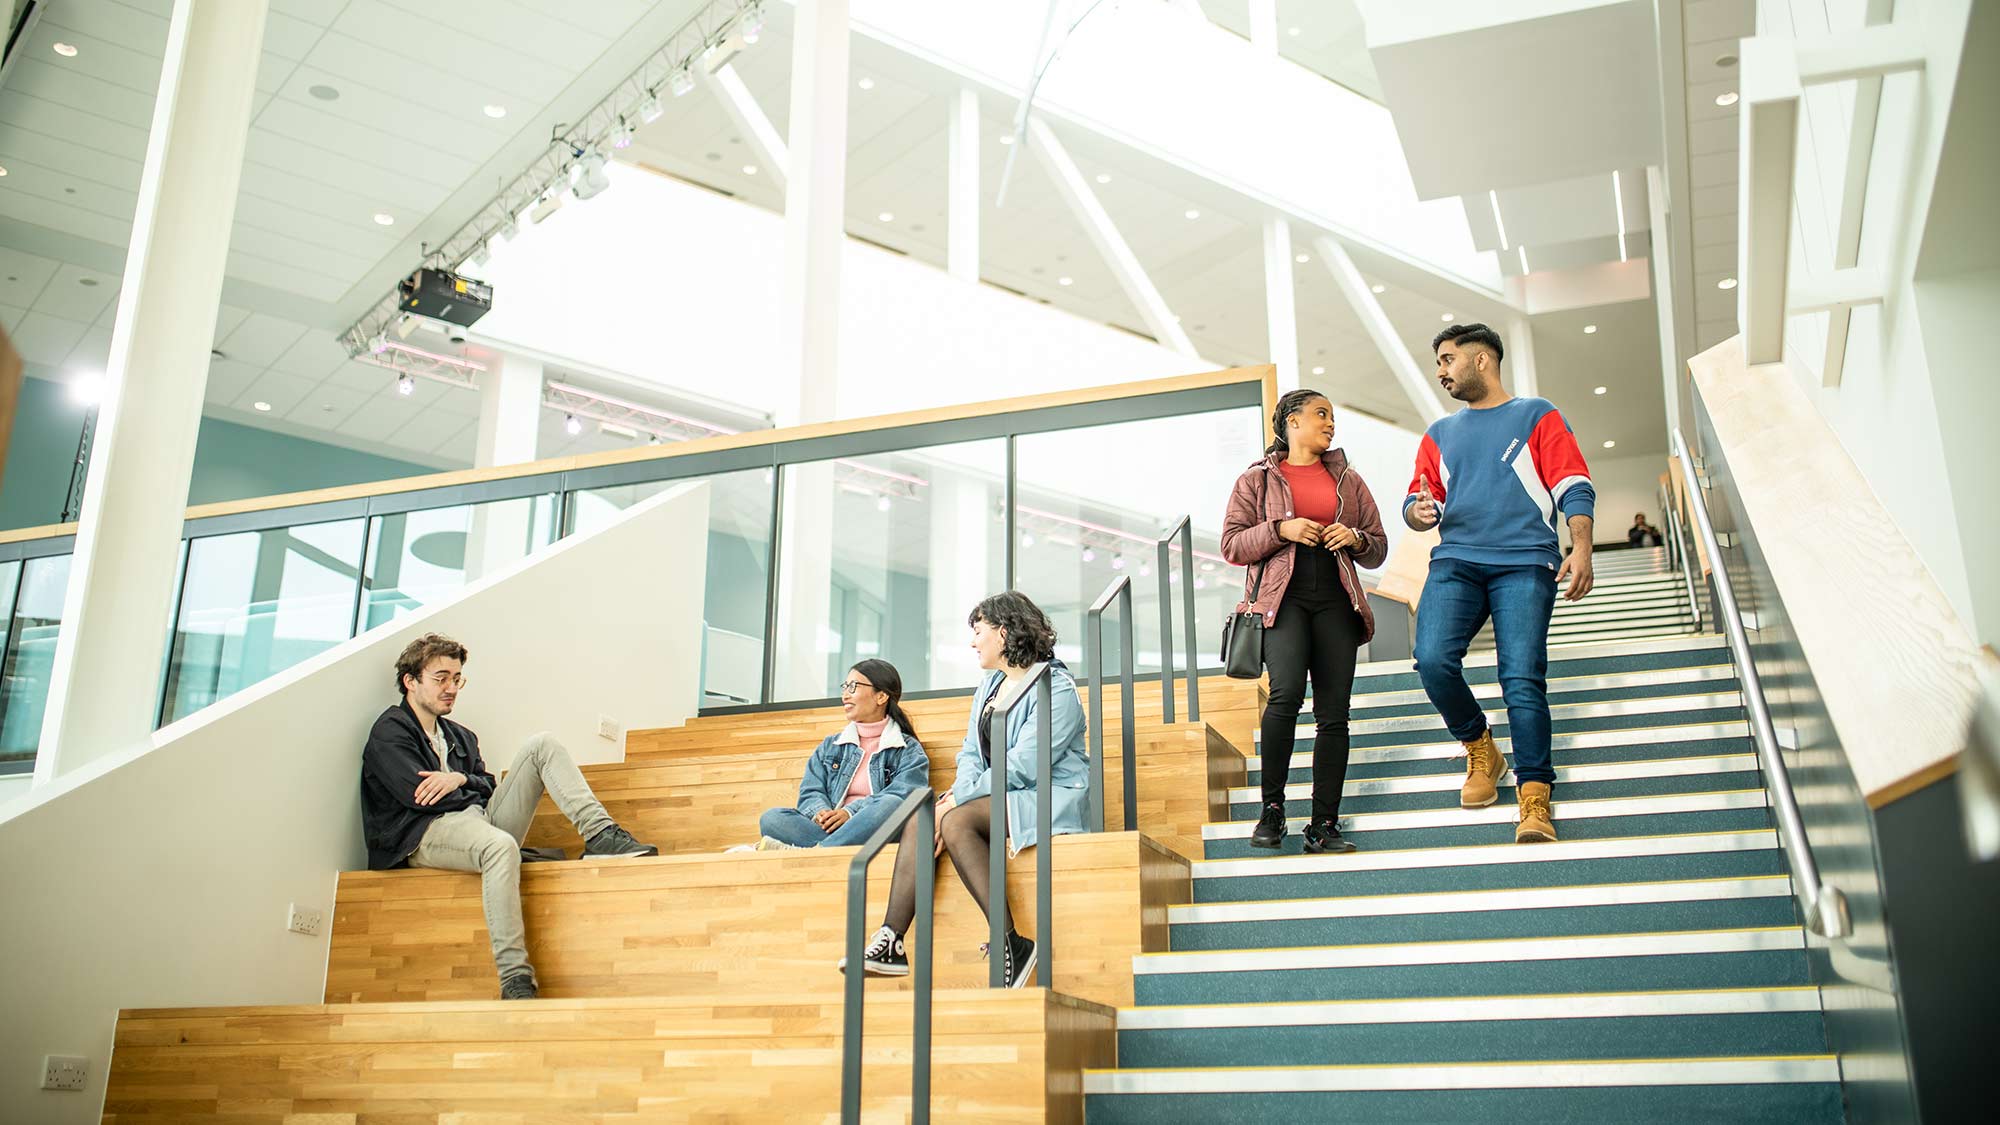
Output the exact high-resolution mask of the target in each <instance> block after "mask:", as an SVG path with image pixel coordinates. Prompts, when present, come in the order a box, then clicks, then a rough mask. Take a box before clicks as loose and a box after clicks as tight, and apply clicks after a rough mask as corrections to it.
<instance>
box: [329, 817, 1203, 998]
mask: <svg viewBox="0 0 2000 1125" xmlns="http://www.w3.org/2000/svg"><path fill="white" fill-rule="evenodd" d="M1054 847H1055V849H1056V850H1055V857H1054V862H1055V911H1056V938H1055V958H1056V959H1055V970H1056V976H1055V985H1056V987H1057V989H1058V990H1060V991H1062V992H1066V993H1068V994H1070V995H1073V996H1080V997H1083V998H1085V999H1088V1000H1094V1001H1097V1002H1099V1003H1104V1004H1112V1005H1119V1004H1130V1003H1131V1002H1132V958H1133V956H1134V955H1135V954H1138V953H1142V952H1150V951H1159V950H1165V949H1166V948H1167V908H1168V907H1170V906H1176V905H1179V904H1182V903H1186V902H1189V901H1191V898H1192V890H1191V885H1190V881H1189V874H1188V868H1189V864H1188V861H1187V860H1186V859H1184V858H1182V857H1181V856H1180V855H1177V854H1175V853H1173V852H1170V851H1168V850H1167V849H1165V848H1163V847H1161V846H1160V845H1158V844H1156V843H1154V842H1153V841H1151V840H1149V839H1145V838H1143V837H1142V836H1140V835H1139V834H1138V833H1133V832H1118V833H1101V834H1100V833H1090V834H1085V835H1075V836H1059V837H1057V838H1056V841H1055V844H1054ZM854 852H855V849H853V848H815V849H811V850H803V851H786V852H756V853H740V854H735V855H715V856H661V857H659V858H655V859H625V860H593V861H589V862H578V863H542V864H529V865H527V866H526V867H524V868H523V869H522V872H521V904H522V913H523V915H524V916H525V917H526V919H527V924H528V956H529V959H530V960H531V961H532V962H533V964H534V966H535V972H536V975H537V976H538V977H539V978H540V981H541V987H542V994H543V995H544V996H550V997H562V998H568V997H620V996H650V995H670V996H680V995H688V994H696V993H717V994H730V993H752V992H782V991H785V990H788V989H797V990H804V991H807V992H812V991H823V990H827V989H833V988H837V987H838V986H839V984H840V981H841V976H840V973H839V971H838V970H837V969H836V968H835V967H834V966H835V963H836V962H837V961H838V960H839V959H840V957H841V955H842V954H843V953H845V952H846V948H845V945H844V943H845V940H846V937H845V929H844V927H845V925H846V921H847V906H846V904H847V867H848V864H849V863H850V862H851V861H852V859H853V856H854ZM894 858H895V856H894V850H893V847H892V848H891V849H890V850H889V851H885V852H884V853H883V854H882V855H881V856H879V857H877V858H876V860H875V863H874V865H873V868H872V870H871V879H870V881H869V890H868V914H867V918H868V923H869V928H870V929H871V930H872V929H873V928H874V926H875V925H876V924H877V923H879V921H880V919H881V914H882V909H883V906H884V905H885V904H886V902H887V901H888V898H887V896H888V890H889V875H890V871H891V864H892V863H893V862H894ZM1034 882H1035V850H1034V849H1033V848H1029V849H1026V850H1024V851H1022V852H1021V853H1020V854H1019V855H1017V856H1015V857H1014V859H1013V860H1012V861H1011V862H1010V863H1009V866H1008V879H1007V885H1008V895H1009V902H1010V904H1011V908H1012V909H1013V910H1014V911H1015V914H1016V927H1017V928H1018V929H1019V930H1020V931H1021V932H1022V933H1026V934H1033V933H1034V932H1035V927H1034V913H1035V895H1034ZM937 886H938V894H937V919H938V937H937V942H936V946H935V951H934V955H935V956H936V958H937V970H936V982H937V984H938V986H939V987H944V988H958V987H977V986H980V985H983V984H985V983H986V980H987V967H986V962H985V961H984V960H983V959H981V957H980V954H979V945H980V943H981V942H984V941H985V940H986V939H987V923H986V919H985V915H983V914H982V913H980V911H979V908H978V907H977V905H975V904H974V903H973V901H972V898H971V896H970V895H969V894H967V892H966V890H965V887H964V885H963V884H962V883H960V882H959V879H958V876H957V874H956V873H955V872H954V871H953V870H952V869H951V865H950V863H949V862H948V861H940V865H939V870H938V876H937ZM907 983H908V982H906V981H880V982H873V983H872V984H871V987H876V988H879V989H881V990H883V991H885V992H886V991H895V990H897V989H898V988H901V987H904V986H906V985H907ZM499 991H500V982H499V979H498V977H497V976H496V975H495V972H494V968H493V957H492V951H491V948H490V947H489V945H488V943H487V936H486V921H485V914H484V912H483V910H482V908H481V905H480V889H479V877H478V876H477V875H475V874H472V873H468V872H455V871H424V870H411V869H403V870H399V871H350V872H346V873H343V874H342V875H341V877H340V885H339V890H338V894H337V898H336V901H335V905H334V920H333V935H332V942H331V949H330V951H329V955H328V959H327V978H326V999H327V1001H328V1002H329V1003H351V1002H357V1001H390V1000H474V999H490V998H493V997H496V996H498V995H499Z"/></svg>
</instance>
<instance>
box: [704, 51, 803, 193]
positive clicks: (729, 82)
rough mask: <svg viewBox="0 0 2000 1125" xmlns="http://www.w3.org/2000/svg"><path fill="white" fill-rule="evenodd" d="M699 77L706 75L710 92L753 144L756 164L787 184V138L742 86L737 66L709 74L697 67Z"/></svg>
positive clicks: (746, 87) (780, 182)
mask: <svg viewBox="0 0 2000 1125" xmlns="http://www.w3.org/2000/svg"><path fill="white" fill-rule="evenodd" d="M694 69H695V72H696V73H698V74H705V75H707V81H708V88H709V89H710V90H712V91H714V93H715V97H716V100H718V101H720V102H721V103H722V111H723V112H724V113H726V114H728V115H729V120H730V122H731V123H733V124H734V125H735V126H736V128H737V130H738V131H739V132H741V133H742V134H743V139H744V140H746V141H748V142H749V143H750V151H752V152H754V153H756V154H757V162H758V163H759V164H762V165H763V166H764V167H765V169H767V170H768V171H769V172H770V173H771V175H772V176H773V177H775V178H776V180H777V182H778V183H779V184H780V185H782V184H784V183H786V182H787V180H788V178H789V175H790V172H789V164H790V157H789V155H788V154H787V153H786V151H785V138H783V137H781V136H779V135H778V127H777V126H775V125H773V124H771V119H770V117H769V116H767V115H766V114H765V113H764V107H763V106H760V105H758V104H757V99H756V98H755V97H754V96H753V95H752V94H751V93H750V88H749V87H748V86H745V85H744V84H743V76H742V75H740V74H738V73H736V68H735V67H734V66H728V65H724V66H722V67H721V68H719V69H717V70H716V71H715V72H714V73H712V74H710V73H709V72H708V71H706V70H703V69H702V68H701V67H695V68H694Z"/></svg>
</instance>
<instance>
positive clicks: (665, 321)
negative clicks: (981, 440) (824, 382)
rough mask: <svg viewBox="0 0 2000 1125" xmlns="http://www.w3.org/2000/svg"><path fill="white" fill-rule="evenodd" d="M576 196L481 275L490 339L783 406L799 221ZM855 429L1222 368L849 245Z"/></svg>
mask: <svg viewBox="0 0 2000 1125" xmlns="http://www.w3.org/2000/svg"><path fill="white" fill-rule="evenodd" d="M610 172H611V179H612V186H611V188H610V189H609V190H607V191H606V192H604V193H603V194H602V195H599V196H597V197H596V198H593V199H591V200H588V201H586V202H577V201H576V200H571V201H570V202H569V203H568V204H566V205H565V206H564V207H563V208H562V209H561V210H559V211H557V212H556V213H555V214H554V215H552V216H550V217H549V218H548V219H547V220H546V221H544V222H543V223H541V224H540V225H538V226H524V227H523V228H522V231H521V233H520V235H519V236H518V237H517V238H516V239H515V240H514V241H513V242H510V243H505V244H501V245H499V246H497V247H496V248H495V249H494V252H493V258H492V261H491V262H489V263H488V264H487V266H486V267H485V268H484V269H482V270H479V271H477V272H479V273H480V274H481V276H483V277H486V278H487V279H489V280H491V281H492V282H493V283H494V285H495V286H496V288H497V289H498V291H499V293H500V295H501V299H500V300H499V301H497V302H495V306H494V309H493V311H492V312H491V313H489V314H488V315H487V316H486V317H485V318H484V319H483V320H481V321H480V322H479V334H480V335H481V336H482V337H484V338H488V339H492V340H494V341H497V342H500V343H501V344H503V345H504V344H512V345H515V346H518V347H524V348H527V349H531V350H535V351H542V352H549V353H553V354H557V355H563V356H568V357H570V358H572V359H575V360H577V361H578V362H580V363H584V364H589V365H593V366H597V367H601V368H607V369H610V370H613V371H620V372H625V373H627V374H630V375H634V376H638V377H640V378H643V379H647V380H650V381H652V382H655V383H657V384H658V385H660V386H663V387H667V388H674V389H681V390H689V391H694V392H697V393H699V394H703V395H708V396H710V397H714V398H720V399H724V400H727V401H730V402H734V403H740V404H742V405H744V406H746V407H749V408H751V409H753V410H762V411H770V410H772V409H774V408H775V406H776V405H777V402H778V396H779V381H778V375H779V370H778V369H779V359H778V348H777V346H776V345H777V338H776V335H775V333H774V332H773V330H772V318H773V317H774V316H776V315H777V310H778V305H779V294H778V282H779V278H780V276H781V274H782V268H781V267H782V265H783V260H784V218H783V216H780V215H775V214H772V213H771V212H769V211H764V210H761V209H759V208H756V207H752V206H750V205H748V204H745V203H740V202H737V201H736V200H733V199H729V198H726V197H724V196H720V195H717V194H715V193H714V192H710V191H704V190H702V189H700V188H697V187H693V186H691V185H689V184H686V183H682V182H680V181H678V180H672V179H668V178H666V177H664V176H658V175H654V174H652V173H649V172H646V171H644V170H643V169H637V168H630V167H626V166H623V165H613V166H612V167H611V169H610ZM841 288H842V301H841V325H840V381H841V387H840V393H839V396H838V400H837V406H836V413H837V415H838V416H840V417H843V418H853V417H863V416H866V415H871V414H886V413H891V412H894V411H898V410H914V409H920V408H923V407H928V406H940V405H947V404H956V403H965V402H980V401H984V400H986V399H994V398H1006V397H1010V396H1013V395H1025V394H1035V393H1038V392H1041V391H1048V390H1064V389H1069V388H1074V387H1088V386H1098V385H1101V384H1105V383H1122V382H1129V381H1132V380H1137V379H1150V378H1154V377H1157V376H1162V375H1184V374H1188V373H1190V372H1196V371H1207V370H1212V369H1213V368H1214V367H1215V365H1214V364H1212V363H1207V362H1204V361H1202V360H1199V359H1191V358H1189V357H1188V356H1184V355H1181V354H1180V353H1178V352H1175V351H1173V350H1171V349H1169V348H1164V347H1161V346H1160V345H1158V344H1155V343H1153V342H1152V341H1150V340H1145V339H1141V338H1139V337H1137V336H1133V335H1131V334H1130V333H1127V332H1121V331H1118V330H1117V329H1114V328H1108V327H1106V326H1105V325H1102V324H1099V323H1097V322H1095V321H1091V320H1086V319H1084V318H1082V317H1079V316H1075V315H1072V314H1070V313H1067V312H1064V311H1062V310H1060V309H1056V308H1052V307H1050V306H1047V305H1043V304H1040V303H1039V302H1036V301H1030V300H1027V299H1025V298H1022V297H1017V296H1014V295H1013V294H1011V293H1007V292H1005V291H1004V290H1000V289H995V288H993V287H992V286H986V285H968V284H966V283H964V282H962V281H958V280H955V279H953V278H952V277H951V276H950V275H948V274H946V273H945V272H944V271H943V270H940V269H937V268H935V267H932V266H929V265H926V264H924V263H922V262H918V261H913V260H911V259H909V258H905V257H903V256H902V255H899V254H895V253H892V252H890V251H887V250H883V249H880V248H879V247H875V246H870V245H868V244H866V243H862V242H856V241H853V240H849V241H848V243H847V248H846V257H845V258H844V259H843V261H842V263H841Z"/></svg>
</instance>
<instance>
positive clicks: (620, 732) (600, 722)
mask: <svg viewBox="0 0 2000 1125" xmlns="http://www.w3.org/2000/svg"><path fill="white" fill-rule="evenodd" d="M624 735H625V728H624V727H622V726H620V725H619V724H618V720H617V719H614V718H612V717H611V716H609V715H599V716H598V717H597V737H599V738H607V739H610V740H611V741H613V742H616V741H618V740H619V739H620V738H623V737H624Z"/></svg>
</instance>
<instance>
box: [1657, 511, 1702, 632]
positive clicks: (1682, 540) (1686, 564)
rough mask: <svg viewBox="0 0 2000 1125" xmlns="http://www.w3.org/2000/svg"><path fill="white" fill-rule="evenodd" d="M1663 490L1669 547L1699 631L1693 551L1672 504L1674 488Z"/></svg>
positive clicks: (1698, 603)
mask: <svg viewBox="0 0 2000 1125" xmlns="http://www.w3.org/2000/svg"><path fill="white" fill-rule="evenodd" d="M1664 491H1665V493H1666V495H1665V496H1664V497H1662V500H1663V502H1664V504H1665V507H1666V513H1667V515H1668V516H1670V517H1672V518H1670V519H1668V520H1667V532H1668V535H1669V537H1670V538H1671V540H1672V544H1671V547H1672V550H1673V552H1674V556H1675V558H1677V559H1678V560H1679V561H1680V564H1681V580H1682V581H1683V582H1684V583H1686V585H1687V594H1688V609H1689V610H1690V611H1692V612H1693V614H1694V629H1695V632H1697V633H1699V632H1701V594H1700V593H1699V592H1698V591H1697V590H1696V589H1695V583H1694V571H1695V562H1694V553H1693V552H1692V551H1690V550H1689V549H1688V541H1687V528H1686V527H1684V526H1682V523H1681V519H1682V513H1681V511H1680V509H1679V508H1676V507H1675V506H1674V502H1673V500H1674V490H1673V489H1671V488H1668V489H1665V490H1664Z"/></svg>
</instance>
